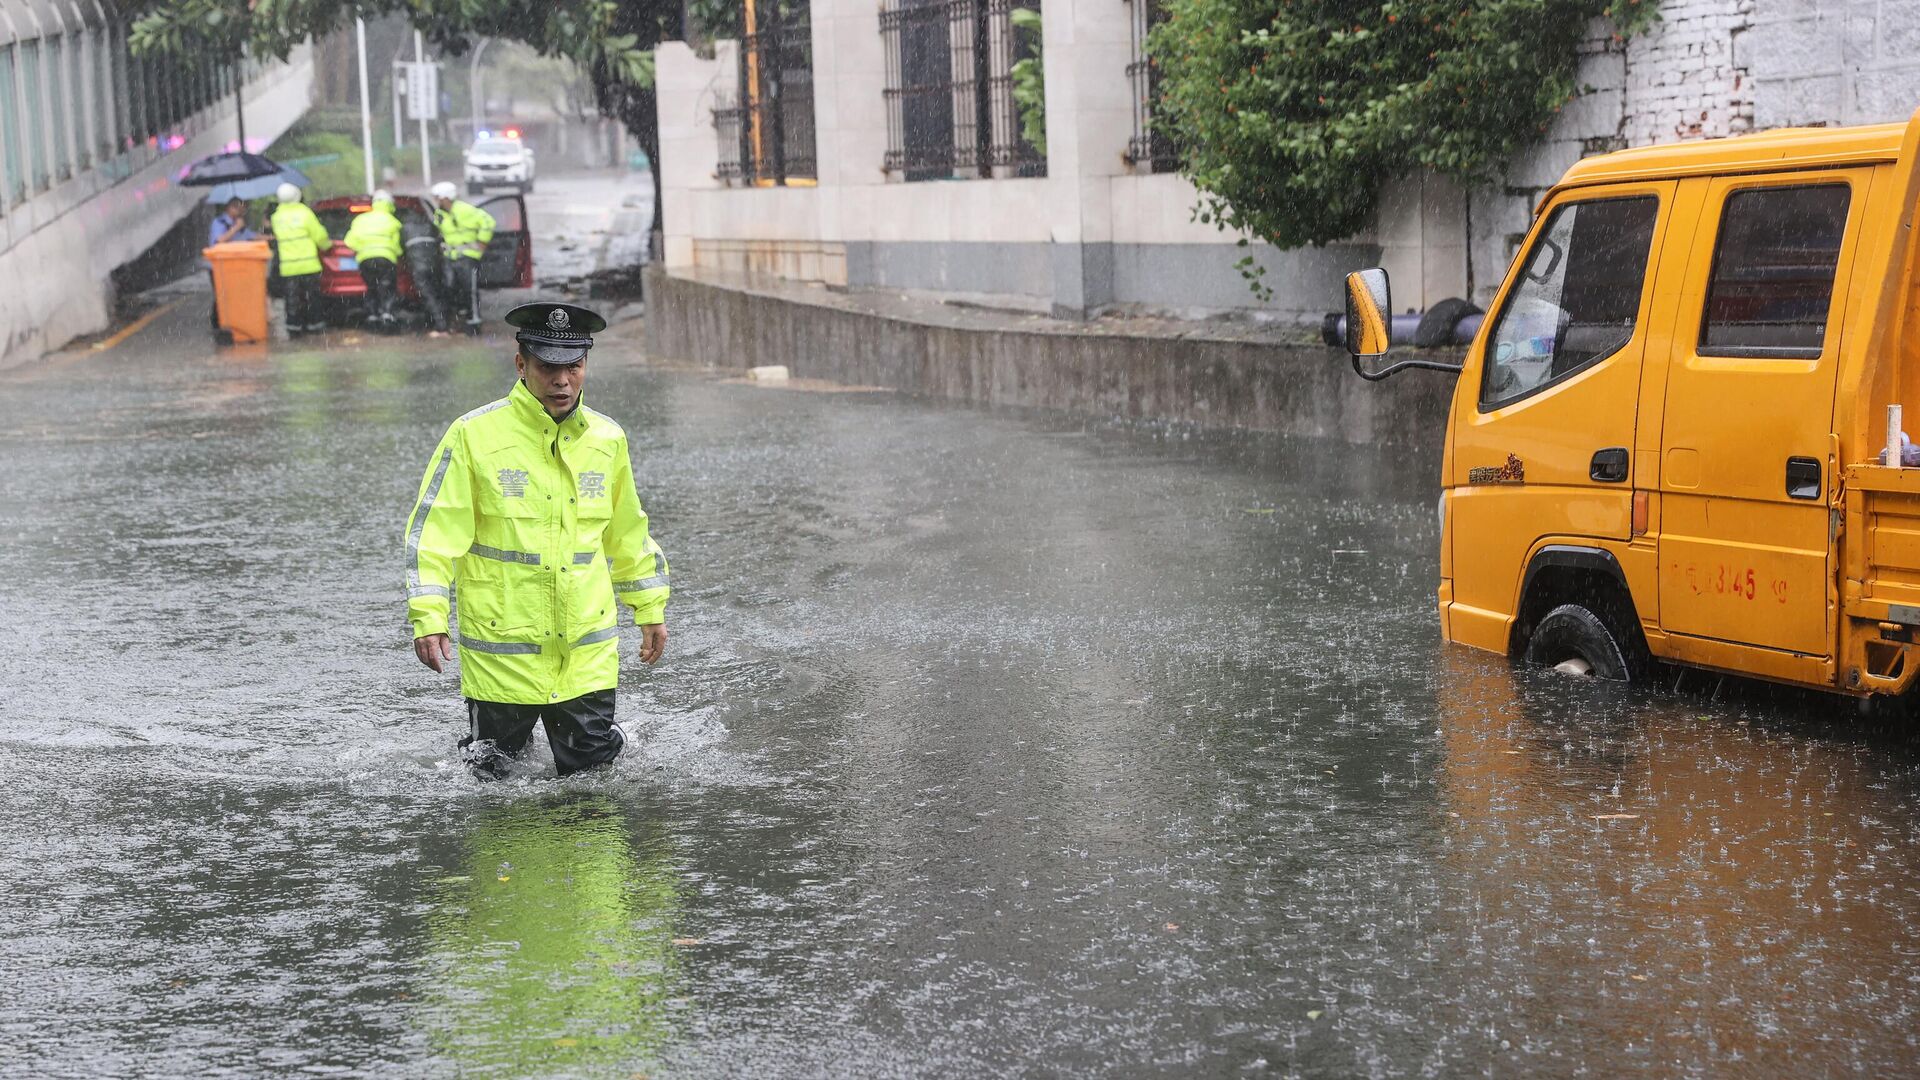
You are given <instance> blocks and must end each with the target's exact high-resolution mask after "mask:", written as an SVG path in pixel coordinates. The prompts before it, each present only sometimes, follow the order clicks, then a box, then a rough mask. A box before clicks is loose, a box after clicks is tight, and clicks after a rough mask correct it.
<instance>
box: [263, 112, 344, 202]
mask: <svg viewBox="0 0 1920 1080" xmlns="http://www.w3.org/2000/svg"><path fill="white" fill-rule="evenodd" d="M328 155H337V157H336V158H335V160H333V161H327V162H323V163H321V164H317V165H302V166H300V171H301V172H304V173H306V174H307V179H309V180H311V181H313V186H311V187H309V188H307V190H306V191H305V192H304V197H305V198H306V200H307V201H308V202H313V201H315V200H317V199H325V198H330V197H332V196H334V195H364V194H366V186H367V184H366V170H365V167H364V166H363V165H362V163H361V157H360V132H359V123H358V120H357V119H356V121H355V125H354V130H353V132H352V133H348V132H346V131H327V130H322V129H318V128H315V127H312V126H309V125H305V124H300V125H295V126H294V127H293V128H292V129H290V130H289V131H288V132H287V133H286V134H284V135H282V136H280V137H279V138H278V139H275V140H274V143H273V145H272V146H270V147H268V148H267V156H268V157H270V158H272V159H273V160H275V161H285V162H297V161H299V160H300V159H302V158H324V157H326V156H328Z"/></svg>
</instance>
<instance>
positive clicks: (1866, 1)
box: [658, 0, 1920, 320]
mask: <svg viewBox="0 0 1920 1080" xmlns="http://www.w3.org/2000/svg"><path fill="white" fill-rule="evenodd" d="M1641 2H1646V3H1652V2H1655V0H1641ZM811 11H812V43H813V63H814V90H815V123H816V149H817V153H818V157H819V162H820V166H819V178H818V185H817V186H813V187H788V188H742V187H728V186H727V185H725V184H723V183H722V182H721V181H720V180H718V179H716V177H715V175H714V173H715V168H716V162H717V152H718V142H717V139H716V138H715V132H714V129H713V123H712V109H713V106H714V104H715V102H716V100H717V98H718V97H719V96H720V95H722V94H723V93H724V92H725V91H726V90H728V89H729V88H730V87H731V86H732V85H733V81H734V79H735V78H736V75H735V71H736V68H735V67H734V65H735V63H736V59H735V53H734V52H733V51H732V50H731V47H730V46H728V45H725V44H724V43H723V45H722V47H721V48H720V49H719V50H718V52H717V54H716V55H715V57H714V58H713V59H710V60H708V59H701V58H699V57H697V56H695V55H694V54H693V53H692V52H691V51H689V50H688V49H687V48H686V47H685V46H683V45H669V46H663V47H662V48H661V50H660V53H659V58H658V59H659V64H658V72H659V79H660V87H661V93H660V101H661V106H660V108H661V118H660V119H661V147H662V150H661V156H662V162H661V165H662V171H663V192H662V201H663V207H664V211H665V214H664V225H665V229H666V234H667V236H666V244H667V247H666V255H667V263H668V266H669V268H699V269H708V270H722V271H753V272H759V273H769V274H774V275H778V276H781V277H787V278H795V279H800V280H810V281H819V282H823V283H827V284H832V285H854V286H883V287H898V288H903V289H927V290H932V291H939V292H947V293H958V294H982V293H985V294H997V295H1001V296H1006V297H1012V298H1022V299H1024V300H1026V301H1028V302H1030V303H1032V304H1034V305H1036V306H1039V307H1042V308H1046V307H1051V308H1052V309H1053V310H1054V311H1056V312H1057V313H1063V314H1086V313H1091V312H1095V311H1099V310H1102V309H1105V308H1109V307H1121V308H1126V307H1134V308H1148V309H1161V310H1171V311H1175V312H1184V313H1194V312H1200V311H1216V310H1221V309H1243V310H1244V309H1265V310H1266V311H1267V312H1268V313H1270V314H1271V315H1273V316H1276V317H1280V318H1283V319H1286V318H1291V319H1301V320H1305V319H1307V318H1310V317H1311V316H1312V315H1313V314H1314V313H1315V312H1320V311H1324V310H1326V309H1327V307H1328V306H1329V305H1331V304H1332V303H1333V302H1334V300H1335V298H1337V296H1338V295H1339V293H1338V285H1337V283H1338V280H1339V276H1340V275H1341V274H1342V273H1344V272H1345V271H1346V270H1348V269H1352V268H1355V267H1357V266H1360V265H1364V264H1366V263H1369V262H1373V261H1378V262H1380V263H1381V264H1382V265H1385V266H1386V267H1387V268H1388V270H1389V272H1390V273H1391V274H1392V275H1393V280H1394V286H1395V288H1394V293H1395V307H1397V308H1401V309H1418V308H1422V307H1426V306H1428V305H1431V304H1432V303H1434V302H1436V301H1438V300H1440V299H1442V298H1445V297H1449V296H1465V297H1469V298H1471V299H1473V300H1475V301H1476V302H1479V303H1482V304H1484V303H1486V302H1487V301H1488V300H1490V299H1491V297H1492V295H1493V293H1494V291H1495V290H1496V289H1497V288H1498V286H1499V283H1500V280H1501V278H1502V277H1503V276H1504V275H1505V272H1506V268H1507V265H1508V263H1509V262H1510V261H1511V259H1512V257H1513V254H1514V251H1515V250H1516V249H1517V247H1518V245H1519V243H1520V240H1521V238H1522V237H1523V236H1524V235H1525V233H1526V230H1527V227H1528V224H1529V222H1530V221H1531V217H1532V213H1533V209H1534V207H1535V206H1536V205H1537V203H1538V200H1539V197H1540V195H1541V193H1543V192H1544V191H1545V190H1546V189H1547V188H1549V187H1551V186H1552V185H1553V183H1554V182H1555V181H1557V180H1558V179H1559V177H1560V175H1561V174H1562V173H1563V172H1564V171H1565V169H1566V168H1567V166H1568V165H1570V164H1572V163H1573V162H1574V161H1577V160H1578V159H1579V158H1581V157H1583V156H1585V155H1589V154H1594V153H1603V152H1606V151H1609V150H1613V149H1618V148H1621V147H1625V146H1638V145H1646V144H1649V143H1663V142H1674V141H1678V140H1683V139H1700V138H1717V137H1722V136H1728V135H1737V134H1740V133H1742V132H1745V131H1749V130H1755V129H1758V128H1766V127H1776V126H1781V125H1786V124H1825V125H1840V124H1855V123H1870V122H1878V121H1892V120H1904V119H1905V118H1907V116H1909V115H1910V114H1911V113H1912V112H1913V110H1914V108H1915V107H1916V106H1917V105H1920V0H1764V2H1763V0H1663V2H1661V3H1660V20H1659V22H1658V23H1656V24H1655V25H1654V26H1653V28H1652V29H1650V30H1649V31H1647V32H1646V33H1644V34H1642V35H1640V36H1638V37H1636V38H1634V39H1633V40H1632V41H1631V42H1625V43H1623V42H1621V41H1620V40H1619V39H1617V38H1616V37H1614V36H1613V34H1612V26H1611V24H1609V23H1604V22H1596V23H1595V24H1594V28H1593V36H1592V37H1591V38H1590V39H1589V40H1588V41H1586V42H1585V43H1584V44H1583V46H1582V48H1581V54H1582V56H1581V62H1580V74H1579V78H1580V84H1581V93H1580V94H1579V95H1578V96H1577V97H1576V98H1575V99H1574V100H1573V101H1571V102H1569V103H1568V104H1567V105H1566V107H1565V108H1564V109H1563V110H1562V111H1561V114H1560V116H1559V117H1558V118H1557V119H1556V121H1555V122H1554V124H1553V125H1552V127H1551V128H1550V130H1549V132H1548V134H1547V136H1546V137H1545V138H1544V139H1542V140H1541V141H1540V142H1539V143H1538V144H1536V145H1534V146H1533V147H1531V148H1530V149H1529V150H1527V151H1526V152H1525V153H1523V154H1522V155H1520V156H1519V157H1518V158H1517V159H1516V160H1515V161H1514V162H1513V163H1512V165H1511V166H1510V167H1509V168H1508V169H1507V170H1506V173H1505V175H1504V176H1503V177H1502V178H1501V179H1500V181H1499V182H1498V183H1495V184H1488V185H1484V186H1481V187H1479V188H1477V189H1474V190H1471V191H1467V190H1463V189H1462V188H1461V187H1459V186H1458V185H1456V184H1454V183H1452V182H1450V181H1447V180H1444V179H1442V178H1439V177H1433V176H1419V175H1416V176H1412V177H1408V178H1404V179H1402V180H1399V181H1396V182H1394V183H1392V184H1390V185H1389V186H1388V189H1387V190H1386V191H1385V192H1384V195H1383V198H1382V202H1381V208H1380V213H1379V217H1378V219H1377V225H1376V228H1375V229H1374V231H1373V233H1372V235H1369V236H1361V237H1356V238H1354V240H1353V241H1352V242H1350V243H1346V244H1336V245H1330V246H1329V247H1327V248H1324V249H1311V248H1309V249H1302V250H1299V251H1278V250H1275V249H1272V248H1270V247H1267V246H1265V245H1254V246H1253V247H1252V248H1251V249H1250V250H1251V251H1252V253H1253V254H1254V255H1255V257H1256V258H1257V260H1258V261H1259V262H1260V263H1261V265H1263V266H1265V267H1266V268H1267V275H1266V277H1265V279H1264V281H1265V283H1266V284H1267V285H1268V286H1270V287H1271V288H1272V289H1273V290H1274V295H1273V297H1272V299H1271V300H1269V301H1265V302H1261V301H1257V300H1255V298H1254V297H1253V295H1252V293H1250V292H1249V291H1248V289H1247V287H1246V285H1245V283H1244V282H1243V281H1242V280H1241V278H1240V275H1239V273H1238V272H1237V271H1236V270H1234V269H1233V264H1234V262H1235V261H1236V260H1238V259H1239V258H1240V257H1241V255H1243V254H1246V251H1243V250H1241V249H1237V248H1236V247H1235V246H1234V245H1235V243H1236V242H1237V240H1238V237H1235V236H1233V235H1230V234H1223V233H1221V232H1219V231H1218V230H1217V229H1215V228H1213V227H1212V226H1210V225H1205V224H1201V223H1199V222H1197V221H1195V220H1194V215H1193V209H1194V206H1195V204H1196V202H1197V201H1198V200H1197V193H1196V192H1195V191H1194V189H1193V187H1192V186H1191V185H1190V184H1188V183H1187V182H1186V181H1185V180H1183V179H1181V178H1180V177H1178V176H1175V175H1171V174H1153V173H1149V172H1146V171H1144V170H1143V169H1142V168H1141V167H1139V166H1136V165H1133V164H1130V163H1129V162H1128V161H1127V160H1126V157H1125V153H1126V148H1127V141H1128V139H1129V137H1130V136H1131V135H1132V134H1133V119H1132V97H1131V94H1132V89H1131V86H1130V84H1129V82H1128V79H1127V76H1126V66H1127V64H1128V63H1129V62H1130V61H1131V60H1132V59H1133V54H1132V42H1131V35H1130V27H1129V15H1130V11H1129V9H1128V7H1127V5H1126V4H1125V3H1124V2H1122V0H1046V3H1045V5H1044V11H1043V19H1044V33H1045V55H1046V74H1047V84H1046V85H1047V128H1048V131H1047V135H1048V139H1047V141H1048V160H1047V175H1046V176H1045V177H1044V178H999V179H979V180H956V181H942V182H917V183H908V182H904V181H903V180H902V178H901V177H900V176H898V175H897V174H888V173H887V172H885V171H884V170H883V168H882V160H883V158H884V156H885V153H886V150H887V127H886V113H885V104H884V90H885V78H886V70H887V57H886V54H885V51H884V50H885V45H884V42H883V39H882V36H881V33H880V30H879V24H878V18H877V9H876V5H874V4H873V3H871V2H870V0H814V2H813V4H812V5H811Z"/></svg>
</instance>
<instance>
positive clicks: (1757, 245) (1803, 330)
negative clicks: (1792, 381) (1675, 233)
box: [1699, 184, 1853, 359]
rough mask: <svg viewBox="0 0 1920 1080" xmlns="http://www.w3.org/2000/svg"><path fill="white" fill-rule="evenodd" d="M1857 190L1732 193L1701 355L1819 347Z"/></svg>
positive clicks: (1808, 352)
mask: <svg viewBox="0 0 1920 1080" xmlns="http://www.w3.org/2000/svg"><path fill="white" fill-rule="evenodd" d="M1852 197H1853V190H1852V189H1851V188H1849V187H1848V186H1847V185H1845V184H1821V185H1818V186H1808V187H1775V188H1749V189H1747V190H1745V191H1736V192H1734V193H1733V194H1731V195H1729V196H1727V203H1726V208H1725V209H1724V210H1723V211H1721V214H1720V237H1719V239H1718V240H1716V241H1715V242H1714V248H1713V276H1712V277H1711V278H1709V279H1708V282H1707V305H1706V313H1705V317H1704V318H1702V319H1701V321H1700V350H1699V351H1700V354H1701V355H1702V356H1758V357H1769V356H1771V357H1788V358H1791V357H1800V358H1807V359H1811V358H1814V357H1817V356H1819V355H1820V349H1821V346H1822V344H1823V343H1824V342H1825V341H1826V339H1827V309H1828V308H1829V307H1830V306H1831V304H1832V300H1833V274H1834V268H1835V267H1836V266H1837V265H1838V264H1839V262H1840V238H1841V237H1842V236H1843V235H1845V233H1846V231H1847V204H1848V203H1849V202H1850V201H1851V200H1852Z"/></svg>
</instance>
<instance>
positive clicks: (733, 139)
mask: <svg viewBox="0 0 1920 1080" xmlns="http://www.w3.org/2000/svg"><path fill="white" fill-rule="evenodd" d="M746 115H747V110H745V109H743V108H741V107H740V102H739V101H737V100H735V99H734V97H733V95H731V94H722V95H720V97H719V98H718V100H717V101H716V103H715V104H714V107H713V129H714V132H715V134H716V136H717V138H718V141H719V143H720V163H719V165H718V166H717V167H716V168H715V169H714V175H716V176H718V177H719V178H720V179H722V180H725V181H726V182H727V183H729V184H731V183H733V182H734V181H736V180H738V179H740V178H741V176H742V175H744V170H743V168H742V166H741V163H740V148H741V146H742V145H743V144H744V142H745V140H744V139H743V138H742V137H741V134H740V129H741V121H742V120H744V119H745V118H746Z"/></svg>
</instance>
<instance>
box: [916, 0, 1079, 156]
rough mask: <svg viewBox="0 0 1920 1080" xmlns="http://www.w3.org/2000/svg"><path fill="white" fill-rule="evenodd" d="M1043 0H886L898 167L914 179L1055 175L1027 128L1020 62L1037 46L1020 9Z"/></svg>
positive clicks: (1036, 6) (1034, 8) (1031, 8)
mask: <svg viewBox="0 0 1920 1080" xmlns="http://www.w3.org/2000/svg"><path fill="white" fill-rule="evenodd" d="M1018 9H1026V10H1029V11H1038V10H1040V0H885V6H884V7H882V8H881V11H880V34H881V37H882V38H883V39H884V41H885V49H884V52H885V53H886V64H887V69H886V90H885V99H886V108H887V156H886V161H885V165H886V168H887V170H888V171H889V172H897V173H901V174H902V175H904V177H905V178H906V179H908V180H936V179H939V180H944V179H951V178H954V177H960V176H965V177H988V176H1045V175H1046V174H1047V162H1046V157H1045V155H1043V154H1042V153H1041V152H1040V150H1039V149H1038V148H1037V147H1035V146H1034V145H1033V144H1032V143H1030V142H1028V141H1027V140H1026V139H1025V138H1024V137H1023V136H1022V135H1021V125H1020V114H1019V107H1018V104H1017V102H1016V101H1015V100H1014V96H1013V67H1014V65H1015V64H1017V63H1019V62H1020V61H1021V60H1024V59H1027V58H1029V57H1030V56H1032V55H1033V44H1032V43H1030V42H1028V41H1026V40H1025V39H1024V38H1023V37H1022V36H1021V35H1019V34H1016V33H1015V32H1014V27H1013V12H1014V11H1015V10H1018Z"/></svg>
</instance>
